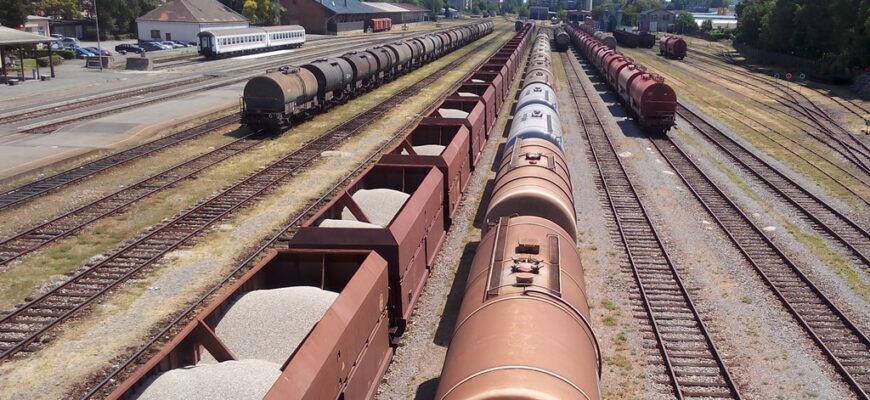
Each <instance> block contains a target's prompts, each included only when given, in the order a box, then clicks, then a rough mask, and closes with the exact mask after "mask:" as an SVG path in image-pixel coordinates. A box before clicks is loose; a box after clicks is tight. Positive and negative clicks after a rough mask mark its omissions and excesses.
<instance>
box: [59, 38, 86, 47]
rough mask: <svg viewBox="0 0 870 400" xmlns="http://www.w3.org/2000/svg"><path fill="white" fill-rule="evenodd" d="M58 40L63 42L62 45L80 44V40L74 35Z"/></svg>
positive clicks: (73, 45)
mask: <svg viewBox="0 0 870 400" xmlns="http://www.w3.org/2000/svg"><path fill="white" fill-rule="evenodd" d="M60 42H61V43H63V45H64V46H66V47H77V46H81V42H79V40H78V39H76V38H74V37H65V38H63V39H61V40H60Z"/></svg>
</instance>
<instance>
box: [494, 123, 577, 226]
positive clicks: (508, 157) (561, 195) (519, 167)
mask: <svg viewBox="0 0 870 400" xmlns="http://www.w3.org/2000/svg"><path fill="white" fill-rule="evenodd" d="M511 215H534V216H536V217H541V218H545V219H547V220H549V221H552V222H555V223H556V224H557V225H559V226H560V227H561V228H562V229H563V230H565V231H566V232H568V234H569V236H570V237H571V238H572V239H573V238H575V237H576V236H577V215H576V214H575V213H574V196H573V192H572V191H571V176H570V174H569V172H568V163H567V161H565V158H564V156H563V155H562V150H560V149H559V147H557V146H556V145H554V144H553V143H551V142H549V141H547V140H543V139H519V140H517V141H515V142H514V145H513V146H512V147H509V148H507V147H506V148H505V149H504V153H503V154H502V156H501V165H500V166H499V169H498V174H497V175H496V177H495V185H494V187H493V190H492V196H491V197H490V200H489V206H488V207H487V209H486V221H487V222H489V223H493V222H495V221H498V220H499V218H501V217H507V216H511Z"/></svg>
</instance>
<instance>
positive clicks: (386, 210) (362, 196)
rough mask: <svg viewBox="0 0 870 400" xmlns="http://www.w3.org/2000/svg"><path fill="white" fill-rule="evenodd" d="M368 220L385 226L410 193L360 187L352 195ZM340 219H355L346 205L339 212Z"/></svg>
mask: <svg viewBox="0 0 870 400" xmlns="http://www.w3.org/2000/svg"><path fill="white" fill-rule="evenodd" d="M351 197H352V198H353V201H354V202H355V203H356V204H357V205H358V206H359V208H360V210H362V212H363V214H365V215H366V217H367V218H368V219H369V222H371V223H373V224H375V225H378V226H380V227H386V226H387V225H389V224H390V221H392V220H393V218H395V216H396V214H398V213H399V210H401V209H402V206H404V205H405V202H407V201H408V198H410V197H411V195H410V194H407V193H405V192H400V191H398V190H393V189H380V188H379V189H360V190H357V191H356V192H355V193H354V194H353V195H352V196H351ZM341 219H344V220H356V218H354V216H353V214H352V213H351V212H350V210H349V209H347V207H345V209H344V210H342V212H341Z"/></svg>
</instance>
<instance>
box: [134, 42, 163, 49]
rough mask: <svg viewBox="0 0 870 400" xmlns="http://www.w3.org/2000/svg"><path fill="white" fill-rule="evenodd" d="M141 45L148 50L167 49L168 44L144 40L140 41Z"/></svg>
mask: <svg viewBox="0 0 870 400" xmlns="http://www.w3.org/2000/svg"><path fill="white" fill-rule="evenodd" d="M139 47H141V48H142V49H143V50H147V51H160V50H166V46H163V45H160V44H157V43H154V42H142V43H139Z"/></svg>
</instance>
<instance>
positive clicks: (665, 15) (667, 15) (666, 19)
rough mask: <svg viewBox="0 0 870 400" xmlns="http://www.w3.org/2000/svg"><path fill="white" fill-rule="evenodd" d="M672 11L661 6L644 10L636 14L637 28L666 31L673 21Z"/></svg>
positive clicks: (648, 30) (649, 30)
mask: <svg viewBox="0 0 870 400" xmlns="http://www.w3.org/2000/svg"><path fill="white" fill-rule="evenodd" d="M674 19H675V17H674V13H673V12H671V11H668V10H663V9H661V8H654V9H652V10H646V11H644V12H642V13H640V15H639V16H638V21H637V28H638V29H640V30H642V31H647V32H666V31H667V30H668V25H671V24H673V23H674Z"/></svg>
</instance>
